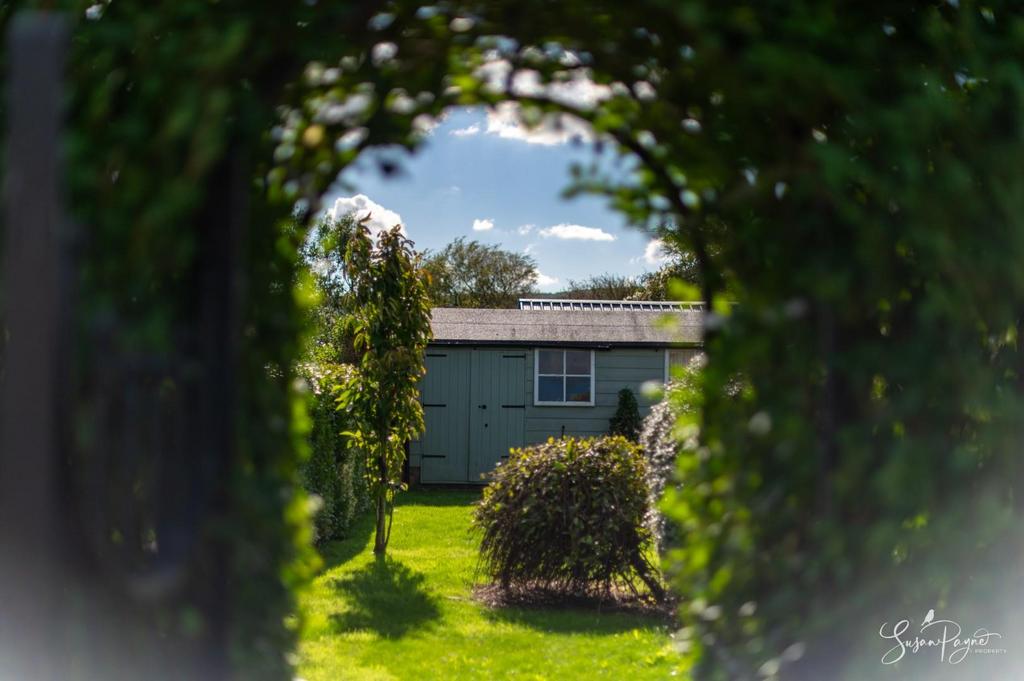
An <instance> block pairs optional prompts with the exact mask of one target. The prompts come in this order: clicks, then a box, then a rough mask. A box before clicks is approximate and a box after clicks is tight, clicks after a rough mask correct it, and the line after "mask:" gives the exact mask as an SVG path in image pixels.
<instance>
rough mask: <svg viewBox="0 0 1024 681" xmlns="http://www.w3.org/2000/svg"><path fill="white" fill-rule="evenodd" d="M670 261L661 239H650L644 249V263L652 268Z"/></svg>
mask: <svg viewBox="0 0 1024 681" xmlns="http://www.w3.org/2000/svg"><path fill="white" fill-rule="evenodd" d="M669 259H670V256H669V253H668V250H667V249H666V248H665V242H664V241H662V240H661V239H651V240H650V241H648V242H647V247H646V248H644V262H646V263H647V264H648V265H653V266H654V267H659V266H661V265H663V264H665V263H666V262H667V261H668V260H669Z"/></svg>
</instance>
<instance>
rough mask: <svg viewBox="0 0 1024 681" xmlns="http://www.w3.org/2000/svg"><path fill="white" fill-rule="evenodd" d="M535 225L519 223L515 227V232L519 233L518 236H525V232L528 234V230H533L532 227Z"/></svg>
mask: <svg viewBox="0 0 1024 681" xmlns="http://www.w3.org/2000/svg"><path fill="white" fill-rule="evenodd" d="M535 226H536V225H519V227H517V228H516V232H517V233H518V234H519V235H520V236H526V235H527V234H529V233H530V232H532V231H533V228H534V227H535Z"/></svg>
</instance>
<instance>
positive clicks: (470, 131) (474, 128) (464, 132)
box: [448, 123, 480, 137]
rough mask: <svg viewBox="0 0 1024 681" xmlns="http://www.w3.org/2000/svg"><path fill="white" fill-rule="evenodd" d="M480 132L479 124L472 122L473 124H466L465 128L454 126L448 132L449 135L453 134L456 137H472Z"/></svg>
mask: <svg viewBox="0 0 1024 681" xmlns="http://www.w3.org/2000/svg"><path fill="white" fill-rule="evenodd" d="M479 133H480V124H479V123H474V124H473V125H469V126H466V127H465V128H456V129H455V130H452V131H451V132H449V133H448V134H449V135H455V136H456V137H472V136H473V135H477V134H479Z"/></svg>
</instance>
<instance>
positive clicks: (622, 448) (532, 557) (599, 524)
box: [474, 436, 664, 600]
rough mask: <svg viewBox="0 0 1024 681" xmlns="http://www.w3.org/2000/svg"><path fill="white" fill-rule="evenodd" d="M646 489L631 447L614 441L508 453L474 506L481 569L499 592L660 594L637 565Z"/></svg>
mask: <svg viewBox="0 0 1024 681" xmlns="http://www.w3.org/2000/svg"><path fill="white" fill-rule="evenodd" d="M646 509H647V485H646V483H645V481H644V460H643V456H642V455H641V453H640V448H639V447H638V446H637V445H635V444H633V443H632V442H630V441H629V440H627V439H626V438H624V437H621V436H613V437H603V438H588V439H584V440H577V439H575V438H564V439H560V440H555V439H549V440H548V441H547V443H545V444H540V445H534V446H531V447H526V448H524V449H517V450H513V452H512V454H511V456H510V457H509V460H508V462H507V463H505V464H503V465H501V466H499V467H498V469H497V470H496V471H495V474H494V479H493V481H492V482H491V484H489V485H488V486H487V487H486V488H485V489H484V495H483V500H482V501H481V502H480V505H479V506H478V507H477V510H476V514H475V518H474V523H475V525H476V527H477V528H479V529H481V530H482V531H483V539H482V541H481V543H480V558H481V563H482V566H483V569H484V570H485V572H486V573H487V574H488V575H489V576H490V577H492V578H494V579H495V580H496V581H497V582H498V584H499V585H500V586H501V587H503V588H505V589H508V588H510V587H514V588H527V589H533V588H538V589H552V590H557V591H563V592H569V593H577V594H581V593H590V592H593V591H596V590H603V591H604V592H606V593H607V592H609V591H610V590H611V588H612V586H613V585H614V584H615V583H621V584H624V585H626V586H628V587H629V588H630V589H632V590H633V591H634V592H635V593H638V589H637V583H636V579H637V578H639V579H640V580H641V581H642V582H643V583H644V584H646V585H647V587H648V588H649V589H650V591H651V593H652V594H653V595H654V596H655V598H657V599H659V600H660V599H662V598H664V591H663V589H662V586H661V583H660V581H659V578H658V576H657V573H656V570H655V569H654V567H653V566H652V565H651V564H650V563H649V562H648V560H647V558H646V553H647V548H648V547H649V545H650V540H651V534H650V531H649V530H648V529H647V526H646V525H645V523H644V519H645V513H646Z"/></svg>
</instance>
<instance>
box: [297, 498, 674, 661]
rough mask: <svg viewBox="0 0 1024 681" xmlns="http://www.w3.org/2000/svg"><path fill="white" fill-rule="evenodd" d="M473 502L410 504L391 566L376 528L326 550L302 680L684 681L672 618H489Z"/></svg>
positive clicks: (306, 602) (513, 614) (400, 521)
mask: <svg viewBox="0 0 1024 681" xmlns="http://www.w3.org/2000/svg"><path fill="white" fill-rule="evenodd" d="M478 498H479V495H478V494H476V493H474V492H466V491H443V490H437V491H433V490H431V491H414V492H408V493H405V494H403V495H402V496H401V501H400V506H399V508H397V509H396V511H395V526H394V530H393V532H392V537H391V546H390V548H389V555H388V558H387V559H386V560H384V561H378V560H376V559H375V558H374V556H373V552H372V529H373V528H372V521H371V519H370V518H364V519H362V521H361V522H360V523H359V524H358V525H357V527H356V528H355V531H354V533H353V536H352V537H350V538H349V539H346V540H344V541H340V542H334V543H332V544H329V545H328V546H326V547H325V549H324V552H323V554H324V561H325V564H326V567H325V569H324V570H323V571H322V573H321V574H320V575H319V576H318V577H317V579H316V580H315V582H314V583H313V585H312V587H311V588H310V589H309V591H308V592H307V593H306V594H305V595H304V596H303V606H304V608H305V611H306V617H307V622H306V627H305V630H304V634H303V640H302V643H301V645H300V649H299V658H300V659H299V670H298V676H299V677H301V678H302V679H306V680H307V681H337V680H339V679H359V680H371V679H372V680H374V681H377V680H380V681H383V680H385V679H388V680H390V679H416V680H420V679H592V678H607V679H630V681H639V680H641V679H667V678H673V677H674V678H679V677H685V676H686V674H685V670H684V669H683V665H684V663H683V659H682V658H681V657H680V656H679V655H678V654H677V653H676V652H675V650H674V648H673V646H672V641H671V638H670V636H669V633H670V630H671V627H670V624H669V623H668V622H666V621H665V620H664V619H659V618H657V617H653V616H645V615H641V614H637V613H625V612H598V611H596V610H593V609H579V608H565V609H553V608H543V609H541V608H519V607H508V608H501V609H490V608H487V607H485V606H483V605H481V604H479V603H477V602H475V601H474V600H473V599H472V595H471V591H472V587H473V584H474V583H475V581H476V580H477V575H476V565H477V562H476V561H477V553H476V538H475V537H474V536H473V535H472V534H471V533H470V516H471V514H472V504H473V503H474V502H475V501H476V500H477V499H478Z"/></svg>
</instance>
